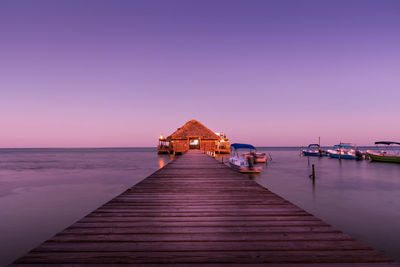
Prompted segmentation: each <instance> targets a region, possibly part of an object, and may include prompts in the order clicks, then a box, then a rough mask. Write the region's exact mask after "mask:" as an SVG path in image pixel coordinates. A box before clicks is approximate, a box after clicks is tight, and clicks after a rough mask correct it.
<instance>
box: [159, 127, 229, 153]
mask: <svg viewBox="0 0 400 267" xmlns="http://www.w3.org/2000/svg"><path fill="white" fill-rule="evenodd" d="M220 142H224V147H222V146H221V145H220ZM226 146H228V148H226ZM189 149H199V150H203V151H204V152H215V151H218V152H223V151H228V152H229V141H228V139H227V138H225V137H222V136H219V135H217V134H216V133H214V132H213V131H211V130H210V129H208V128H207V127H206V126H204V125H203V124H201V123H200V122H198V121H196V120H191V121H188V122H187V123H185V125H183V126H182V127H181V128H178V129H177V130H176V131H175V132H174V133H172V134H171V135H170V136H168V137H167V138H164V137H163V136H161V137H160V139H159V145H158V153H173V154H177V153H178V154H180V153H184V152H186V151H187V150H189Z"/></svg>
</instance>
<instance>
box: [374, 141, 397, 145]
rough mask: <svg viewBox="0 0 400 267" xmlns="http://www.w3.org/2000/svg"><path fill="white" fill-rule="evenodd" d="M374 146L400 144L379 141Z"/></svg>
mask: <svg viewBox="0 0 400 267" xmlns="http://www.w3.org/2000/svg"><path fill="white" fill-rule="evenodd" d="M375 145H400V143H398V142H391V141H379V142H375Z"/></svg>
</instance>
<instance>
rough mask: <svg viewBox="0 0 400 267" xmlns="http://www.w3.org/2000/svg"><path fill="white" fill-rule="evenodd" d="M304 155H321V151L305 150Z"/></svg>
mask: <svg viewBox="0 0 400 267" xmlns="http://www.w3.org/2000/svg"><path fill="white" fill-rule="evenodd" d="M303 155H304V156H311V157H319V156H320V153H319V152H311V151H307V150H303Z"/></svg>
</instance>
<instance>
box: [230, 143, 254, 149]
mask: <svg viewBox="0 0 400 267" xmlns="http://www.w3.org/2000/svg"><path fill="white" fill-rule="evenodd" d="M231 147H233V148H234V149H240V148H243V149H256V148H255V147H254V146H252V145H249V144H239V143H234V144H231Z"/></svg>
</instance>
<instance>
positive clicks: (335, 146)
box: [335, 145, 353, 147]
mask: <svg viewBox="0 0 400 267" xmlns="http://www.w3.org/2000/svg"><path fill="white" fill-rule="evenodd" d="M335 147H353V146H351V145H335Z"/></svg>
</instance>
